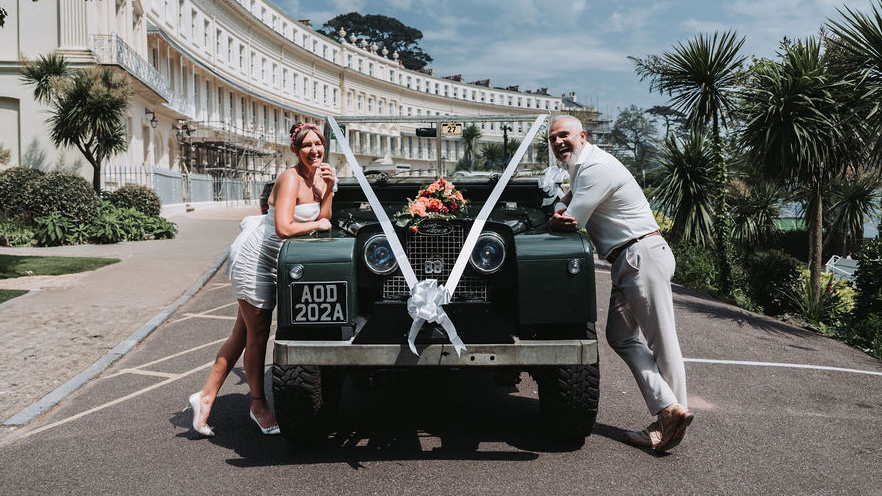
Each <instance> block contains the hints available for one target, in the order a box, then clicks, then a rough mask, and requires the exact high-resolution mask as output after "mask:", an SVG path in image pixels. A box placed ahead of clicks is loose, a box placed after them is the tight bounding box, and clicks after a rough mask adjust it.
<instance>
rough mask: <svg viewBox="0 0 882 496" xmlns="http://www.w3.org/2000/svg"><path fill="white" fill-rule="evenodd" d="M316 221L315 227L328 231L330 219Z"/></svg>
mask: <svg viewBox="0 0 882 496" xmlns="http://www.w3.org/2000/svg"><path fill="white" fill-rule="evenodd" d="M316 222H318V227H317V229H318V230H319V231H330V230H331V221H329V220H328V219H318V220H316Z"/></svg>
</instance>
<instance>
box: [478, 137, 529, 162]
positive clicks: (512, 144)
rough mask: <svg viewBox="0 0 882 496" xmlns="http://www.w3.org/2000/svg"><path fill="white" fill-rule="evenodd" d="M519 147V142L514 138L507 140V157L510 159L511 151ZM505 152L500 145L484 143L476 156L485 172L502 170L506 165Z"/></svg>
mask: <svg viewBox="0 0 882 496" xmlns="http://www.w3.org/2000/svg"><path fill="white" fill-rule="evenodd" d="M519 146H521V140H519V139H515V138H509V140H508V155H509V157H511V155H512V150H517V149H518V147H519ZM505 152H506V150H504V147H503V145H502V143H486V144H484V146H483V147H482V148H481V149H480V150H479V151H478V153H477V156H478V158H480V161H481V163H483V166H484V169H486V170H502V169H505V167H506V166H507V165H508V164H507V163H506V162H505V160H506V156H505V155H506V153H505Z"/></svg>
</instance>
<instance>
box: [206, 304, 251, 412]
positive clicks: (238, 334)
mask: <svg viewBox="0 0 882 496" xmlns="http://www.w3.org/2000/svg"><path fill="white" fill-rule="evenodd" d="M240 308H241V304H240ZM246 341H247V332H246V326H245V319H244V318H243V317H242V311H241V309H240V311H239V312H237V315H236V323H235V324H233V332H232V334H230V337H228V338H227V340H226V341H224V344H223V345H222V346H221V347H220V349H219V350H218V352H217V356H216V357H215V359H214V365H212V366H211V371H210V372H209V373H208V379H207V380H206V381H205V385H204V386H202V391H200V392H199V401H200V407H199V417H200V418H199V419H198V424H199V425H200V426H204V425H206V423H207V422H208V414H209V413H210V412H211V407H212V406H213V405H214V400H215V399H216V398H217V393H218V392H219V391H220V388H221V386H222V385H223V384H224V381H225V380H226V379H227V376H228V375H229V374H230V371H231V370H233V367H234V366H235V365H236V362H237V361H239V357H240V356H242V351H243V350H244V349H245V343H246Z"/></svg>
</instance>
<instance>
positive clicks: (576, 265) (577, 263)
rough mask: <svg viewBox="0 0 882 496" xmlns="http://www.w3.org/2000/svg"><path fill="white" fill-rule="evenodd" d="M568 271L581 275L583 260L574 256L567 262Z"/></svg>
mask: <svg viewBox="0 0 882 496" xmlns="http://www.w3.org/2000/svg"><path fill="white" fill-rule="evenodd" d="M567 272H569V273H570V274H572V275H574V276H575V275H579V274H581V273H582V261H581V260H579V259H578V258H573V259H572V260H570V261H569V262H567Z"/></svg>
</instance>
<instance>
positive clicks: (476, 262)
mask: <svg viewBox="0 0 882 496" xmlns="http://www.w3.org/2000/svg"><path fill="white" fill-rule="evenodd" d="M470 260H471V262H472V267H474V268H475V269H476V270H477V271H478V272H481V273H482V274H492V273H494V272H496V271H497V270H499V268H500V267H502V262H504V261H505V242H504V241H503V240H502V236H500V235H498V234H496V233H495V232H485V233H482V234H481V235H480V236H479V237H478V242H477V243H475V249H474V250H472V256H471V258H470Z"/></svg>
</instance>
